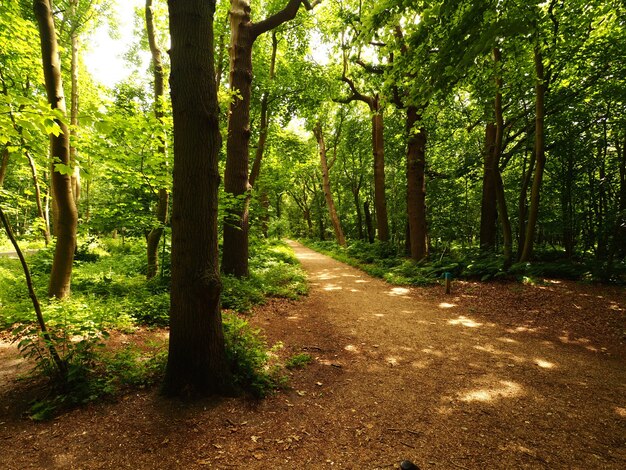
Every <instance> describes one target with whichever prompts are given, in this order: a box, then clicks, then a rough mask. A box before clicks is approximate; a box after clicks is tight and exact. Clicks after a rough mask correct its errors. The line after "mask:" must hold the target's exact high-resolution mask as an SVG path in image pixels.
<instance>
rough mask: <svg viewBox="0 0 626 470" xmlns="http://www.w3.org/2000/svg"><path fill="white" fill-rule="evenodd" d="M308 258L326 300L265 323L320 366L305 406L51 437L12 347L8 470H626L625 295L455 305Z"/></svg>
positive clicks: (75, 417) (94, 411)
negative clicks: (35, 412) (412, 466)
mask: <svg viewBox="0 0 626 470" xmlns="http://www.w3.org/2000/svg"><path fill="white" fill-rule="evenodd" d="M292 246H293V247H294V249H295V250H296V254H297V256H298V258H299V259H300V260H301V262H302V264H303V267H304V268H305V269H306V270H307V272H308V273H309V280H310V283H311V290H310V294H309V295H308V296H307V297H305V298H304V299H302V300H300V301H285V300H274V301H270V302H269V303H268V304H266V305H264V306H261V307H258V308H256V309H255V311H254V312H253V316H252V317H251V322H252V323H253V324H255V325H257V326H259V327H261V328H262V329H263V330H264V331H265V334H266V335H267V338H268V340H269V342H270V343H273V342H278V341H280V342H282V343H283V344H284V348H283V349H282V351H279V353H280V354H281V355H285V356H290V355H293V354H295V353H302V352H307V353H309V354H311V355H312V356H313V357H314V361H313V362H312V363H311V364H309V365H308V366H306V367H304V368H303V369H300V370H296V371H294V372H292V376H291V378H290V388H289V389H287V390H284V391H279V392H277V393H276V394H274V395H273V396H271V397H269V398H267V399H264V400H260V401H256V400H252V399H243V398H233V399H221V400H217V401H215V400H206V401H202V402H197V403H193V404H183V403H180V402H177V401H168V400H165V399H163V398H162V397H160V396H159V394H158V392H157V390H146V391H139V392H133V393H132V394H128V395H126V396H124V397H122V398H120V399H119V400H117V401H116V402H111V403H96V404H92V405H89V406H86V407H84V408H80V409H76V410H74V411H71V412H68V413H66V414H63V415H61V416H58V417H57V418H56V419H54V420H52V421H49V422H43V423H35V422H31V421H29V420H28V419H25V418H23V417H22V415H21V413H22V411H23V409H24V400H25V398H24V396H25V394H24V392H23V391H22V390H21V388H20V387H24V386H25V385H22V383H21V382H18V381H16V380H15V379H16V376H17V373H18V372H19V371H20V370H22V369H23V363H21V362H20V360H19V359H18V358H17V353H16V351H15V349H14V348H13V347H12V346H9V345H8V344H7V343H4V344H0V462H1V463H0V466H1V467H2V468H4V469H23V468H106V469H110V468H133V469H139V468H141V469H151V468H155V469H156V468H159V469H164V468H185V469H188V468H220V469H221V468H224V469H227V468H246V469H248V468H258V469H275V468H284V469H309V468H311V469H316V468H337V467H340V468H353V469H375V468H397V467H398V464H399V462H400V461H401V460H403V459H410V460H412V461H413V462H415V463H416V464H418V465H419V466H420V468H422V469H518V468H538V469H541V468H551V469H590V468H593V469H623V468H626V367H625V365H626V292H625V289H623V288H617V287H610V286H596V285H589V284H580V283H573V282H562V281H551V282H550V281H547V282H546V283H544V284H542V285H534V286H533V285H522V284H519V283H473V282H455V283H454V284H453V291H452V294H450V295H446V294H445V293H444V292H443V288H442V287H441V286H434V287H429V288H401V287H394V286H391V285H389V284H386V283H385V282H383V281H381V280H378V279H374V278H371V277H369V276H367V275H366V274H364V273H362V272H361V271H358V270H356V269H354V268H351V267H349V266H346V265H345V264H342V263H340V262H338V261H335V260H332V259H331V258H328V257H326V256H323V255H320V254H318V253H315V252H313V251H311V250H309V249H307V248H304V247H302V246H300V245H298V244H295V243H292ZM146 334H148V333H146V332H145V331H144V332H143V333H141V334H140V335H138V336H139V338H141V337H142V335H146ZM150 334H163V332H158V331H157V332H153V333H150ZM126 340H128V341H133V336H132V335H131V336H129V337H128V338H126Z"/></svg>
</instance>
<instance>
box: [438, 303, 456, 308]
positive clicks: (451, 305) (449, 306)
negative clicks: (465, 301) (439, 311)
mask: <svg viewBox="0 0 626 470" xmlns="http://www.w3.org/2000/svg"><path fill="white" fill-rule="evenodd" d="M456 306H457V305H456V304H450V303H448V302H441V303H440V304H439V308H452V307H456Z"/></svg>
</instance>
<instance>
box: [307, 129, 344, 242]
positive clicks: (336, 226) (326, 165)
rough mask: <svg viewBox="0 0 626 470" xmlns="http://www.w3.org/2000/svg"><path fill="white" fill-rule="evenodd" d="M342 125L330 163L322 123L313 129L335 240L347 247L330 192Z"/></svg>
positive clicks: (336, 137) (338, 130) (338, 131)
mask: <svg viewBox="0 0 626 470" xmlns="http://www.w3.org/2000/svg"><path fill="white" fill-rule="evenodd" d="M341 125H342V122H340V123H339V124H338V126H339V127H338V129H337V135H336V136H335V144H334V146H333V148H334V152H333V153H334V154H333V159H332V160H331V161H330V162H329V161H328V157H327V155H326V142H325V141H324V130H323V128H322V124H321V122H319V121H318V122H317V123H316V124H315V127H314V129H313V134H315V139H316V140H317V145H318V147H319V153H320V166H321V168H322V187H323V188H324V198H325V199H326V205H327V206H328V213H329V215H330V221H331V223H332V224H333V230H334V231H335V238H336V239H337V243H339V245H341V246H346V238H345V237H344V235H343V230H342V229H341V223H340V222H339V216H338V215H337V209H336V208H335V202H334V201H333V195H332V193H331V191H330V175H329V171H330V169H331V168H332V167H333V165H334V164H335V162H336V161H337V143H338V140H339V137H340V135H341Z"/></svg>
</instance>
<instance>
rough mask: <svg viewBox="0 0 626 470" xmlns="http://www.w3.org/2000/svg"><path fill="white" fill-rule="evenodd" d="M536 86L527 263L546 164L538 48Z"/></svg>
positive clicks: (544, 86) (543, 88)
mask: <svg viewBox="0 0 626 470" xmlns="http://www.w3.org/2000/svg"><path fill="white" fill-rule="evenodd" d="M534 59H535V72H536V75H537V77H536V81H537V83H536V85H535V152H534V153H535V173H534V177H533V185H532V188H531V193H530V207H529V209H528V223H527V224H526V239H525V240H524V249H523V250H522V256H521V257H520V261H522V262H524V261H529V260H530V259H531V258H532V254H533V245H534V240H535V229H536V226H537V218H538V215H539V196H540V191H541V182H542V179H543V170H544V167H545V164H546V154H545V136H544V119H545V94H546V85H545V83H544V80H545V77H544V69H543V58H542V56H541V51H540V50H539V46H535V51H534Z"/></svg>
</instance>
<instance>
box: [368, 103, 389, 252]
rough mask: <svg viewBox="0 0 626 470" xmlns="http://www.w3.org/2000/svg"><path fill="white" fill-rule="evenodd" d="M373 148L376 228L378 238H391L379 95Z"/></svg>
mask: <svg viewBox="0 0 626 470" xmlns="http://www.w3.org/2000/svg"><path fill="white" fill-rule="evenodd" d="M372 113H373V115H372V149H373V151H374V206H375V208H376V228H377V229H378V239H379V240H380V241H383V242H386V241H388V240H389V222H388V218H387V198H386V196H385V145H384V142H383V130H384V125H383V112H382V110H381V109H380V103H379V99H378V95H376V99H375V106H374V109H373V110H372Z"/></svg>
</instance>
